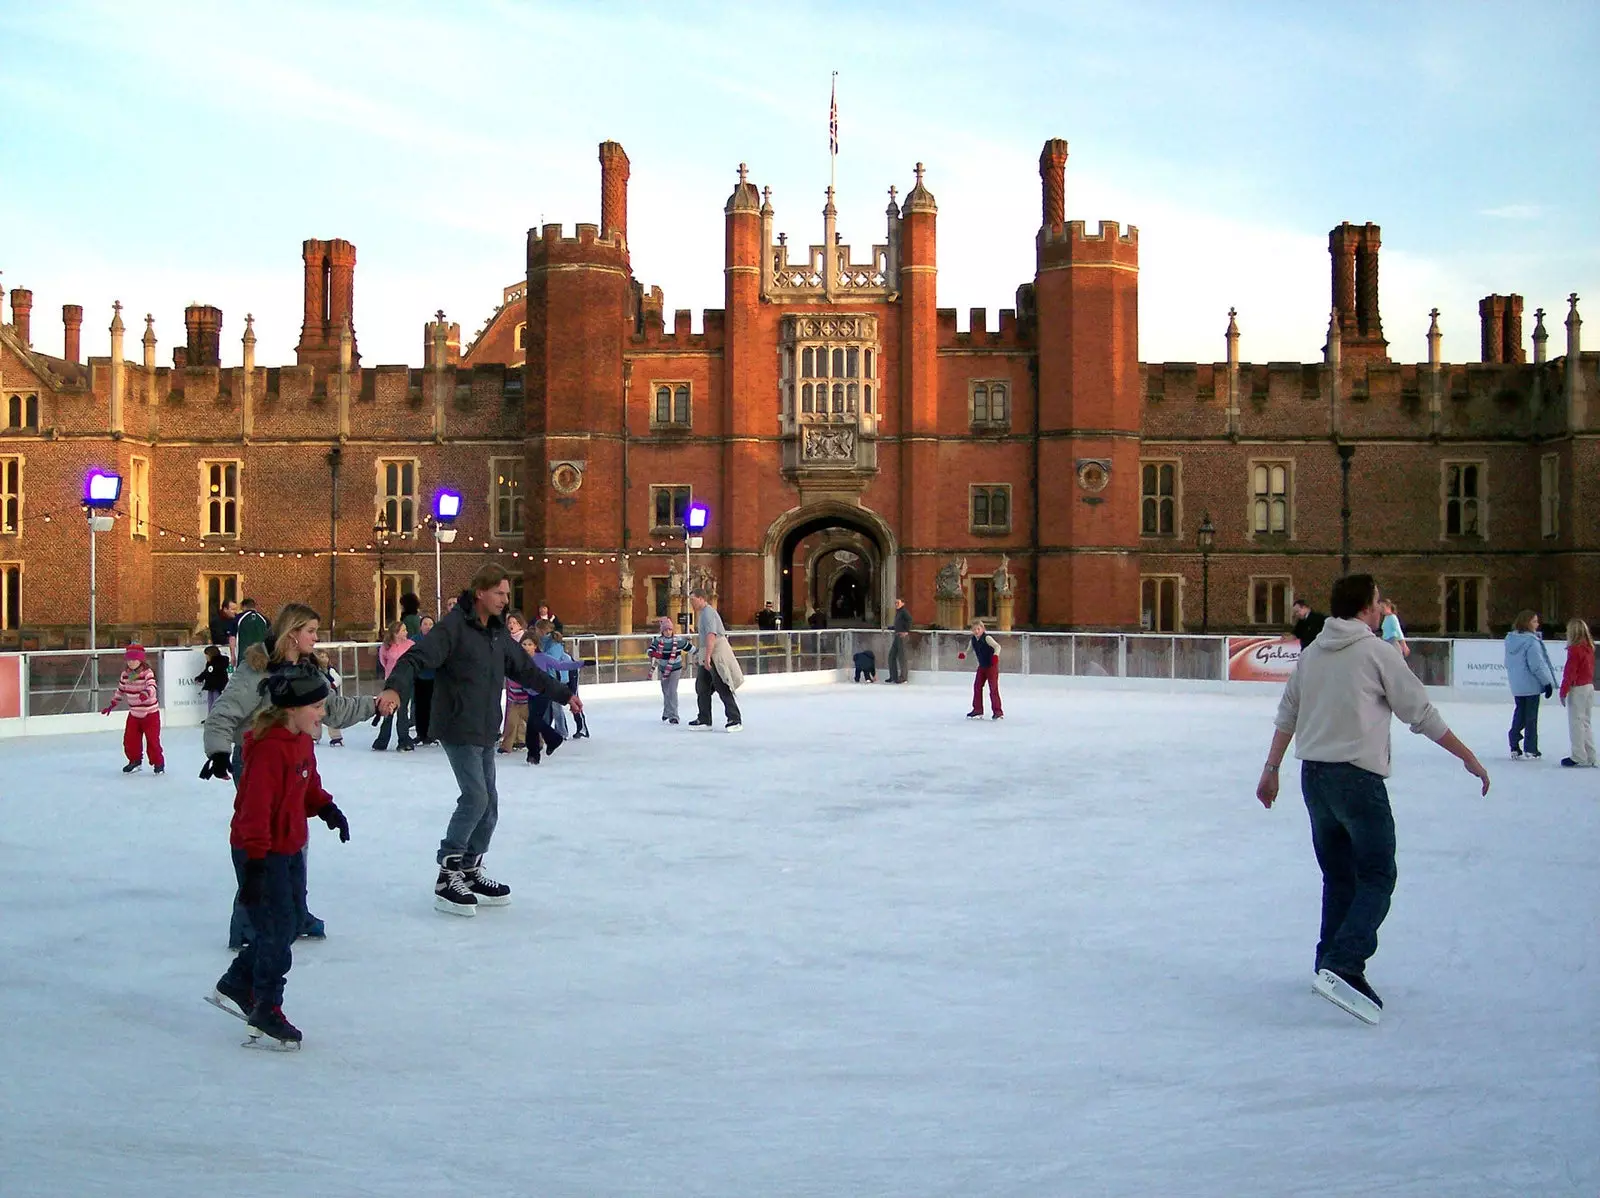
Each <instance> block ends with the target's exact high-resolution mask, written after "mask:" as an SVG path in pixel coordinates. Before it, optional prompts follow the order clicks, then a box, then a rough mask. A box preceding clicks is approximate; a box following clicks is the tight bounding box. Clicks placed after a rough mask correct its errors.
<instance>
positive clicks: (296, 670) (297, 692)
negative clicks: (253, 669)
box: [258, 662, 328, 707]
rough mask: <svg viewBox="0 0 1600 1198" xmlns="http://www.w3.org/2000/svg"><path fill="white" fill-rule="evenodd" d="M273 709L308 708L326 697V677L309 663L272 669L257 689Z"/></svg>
mask: <svg viewBox="0 0 1600 1198" xmlns="http://www.w3.org/2000/svg"><path fill="white" fill-rule="evenodd" d="M258 689H259V690H260V691H261V693H262V694H264V695H266V696H267V698H269V699H271V700H272V705H273V706H274V707H310V706H311V705H312V704H313V703H320V702H321V701H322V700H324V699H326V698H327V697H328V678H327V675H325V674H323V672H322V671H321V670H319V669H317V667H316V666H315V665H313V664H311V663H309V662H306V663H302V662H295V663H293V664H280V665H276V666H274V667H272V669H271V671H269V672H268V674H267V676H266V677H265V678H263V679H262V680H261V685H260V687H259V688H258Z"/></svg>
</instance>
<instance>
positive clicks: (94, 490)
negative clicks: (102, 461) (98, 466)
mask: <svg viewBox="0 0 1600 1198" xmlns="http://www.w3.org/2000/svg"><path fill="white" fill-rule="evenodd" d="M121 496H122V475H120V474H113V473H111V471H109V470H91V471H89V477H88V478H86V479H85V480H84V482H83V504H84V506H85V507H91V508H98V509H106V508H112V507H115V506H116V505H117V500H118V499H119V498H121Z"/></svg>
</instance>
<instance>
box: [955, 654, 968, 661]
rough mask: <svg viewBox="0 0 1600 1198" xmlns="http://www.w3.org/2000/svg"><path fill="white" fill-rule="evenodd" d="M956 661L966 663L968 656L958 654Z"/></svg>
mask: <svg viewBox="0 0 1600 1198" xmlns="http://www.w3.org/2000/svg"><path fill="white" fill-rule="evenodd" d="M956 660H957V661H966V660H967V655H966V654H965V653H957V654H956Z"/></svg>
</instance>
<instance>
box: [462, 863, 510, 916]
mask: <svg viewBox="0 0 1600 1198" xmlns="http://www.w3.org/2000/svg"><path fill="white" fill-rule="evenodd" d="M461 873H462V875H463V876H464V877H465V878H466V881H467V889H469V890H470V891H472V893H473V896H474V897H475V898H476V899H477V900H478V905H479V906H480V907H504V906H505V905H506V904H508V903H509V902H511V887H509V886H507V885H506V884H505V883H504V882H496V881H495V880H494V879H493V878H491V877H490V876H489V875H488V874H486V873H484V872H483V858H482V857H472V856H466V857H463V858H461Z"/></svg>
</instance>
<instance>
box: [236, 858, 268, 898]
mask: <svg viewBox="0 0 1600 1198" xmlns="http://www.w3.org/2000/svg"><path fill="white" fill-rule="evenodd" d="M266 897H267V863H266V862H265V861H257V860H255V859H254V858H252V859H250V860H248V861H246V862H245V863H244V880H243V881H241V882H240V883H239V901H240V902H241V903H243V904H244V905H245V906H246V907H259V906H260V905H261V904H262V902H263V901H264V900H265V899H266Z"/></svg>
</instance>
